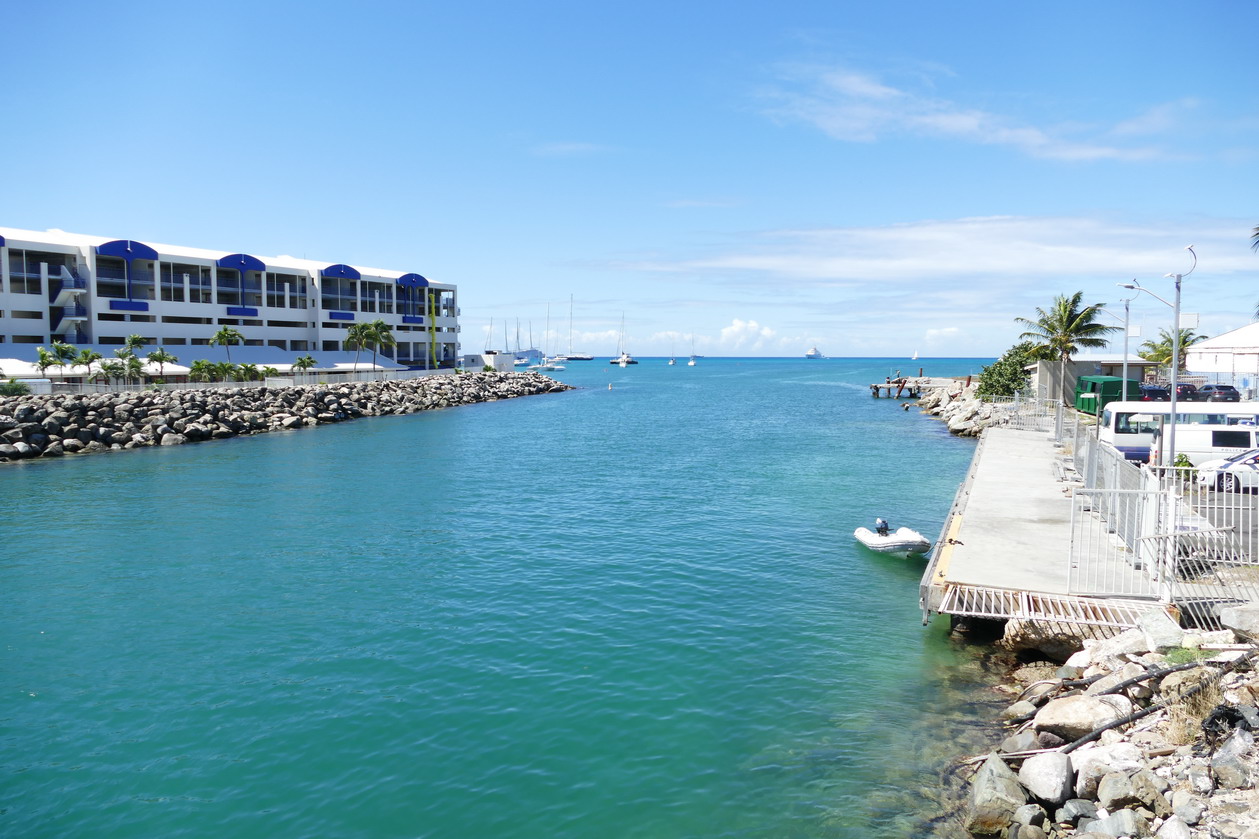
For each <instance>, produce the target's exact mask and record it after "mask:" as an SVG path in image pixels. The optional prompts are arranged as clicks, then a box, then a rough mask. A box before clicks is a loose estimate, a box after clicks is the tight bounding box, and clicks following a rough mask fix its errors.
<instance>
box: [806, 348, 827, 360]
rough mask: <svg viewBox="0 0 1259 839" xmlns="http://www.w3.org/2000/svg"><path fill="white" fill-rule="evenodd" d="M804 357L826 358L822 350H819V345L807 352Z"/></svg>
mask: <svg viewBox="0 0 1259 839" xmlns="http://www.w3.org/2000/svg"><path fill="white" fill-rule="evenodd" d="M804 357H805V358H826V356H824V355H822V351H821V350H819V349H818V348H817V347H814V348H813V349H811V350H809V351H808V352H807V353H805V354H804Z"/></svg>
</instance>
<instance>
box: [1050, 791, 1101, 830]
mask: <svg viewBox="0 0 1259 839" xmlns="http://www.w3.org/2000/svg"><path fill="white" fill-rule="evenodd" d="M1095 818H1097V805H1096V804H1094V803H1093V802H1092V801H1089V800H1088V799H1087V798H1070V799H1067V801H1066V803H1064V804H1063V805H1062V806H1061V807H1059V808H1058V809H1057V811H1056V812H1055V813H1054V821H1055V822H1057V823H1058V824H1070V825H1073V826H1076V825H1079V824H1080V822H1082V821H1085V820H1092V819H1095Z"/></svg>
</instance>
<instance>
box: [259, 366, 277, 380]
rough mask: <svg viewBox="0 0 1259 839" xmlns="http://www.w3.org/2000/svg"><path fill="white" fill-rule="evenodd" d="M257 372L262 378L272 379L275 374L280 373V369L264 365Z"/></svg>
mask: <svg viewBox="0 0 1259 839" xmlns="http://www.w3.org/2000/svg"><path fill="white" fill-rule="evenodd" d="M258 374H259V375H261V376H262V378H264V379H274V378H275V377H276V376H278V375H280V371H279V370H277V369H275V368H274V367H269V366H264V367H263V368H262V369H261V370H259V371H258Z"/></svg>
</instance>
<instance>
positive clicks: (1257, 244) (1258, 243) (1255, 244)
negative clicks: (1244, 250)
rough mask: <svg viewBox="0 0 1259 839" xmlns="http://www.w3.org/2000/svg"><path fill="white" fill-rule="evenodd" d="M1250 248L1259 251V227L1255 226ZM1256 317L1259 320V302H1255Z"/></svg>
mask: <svg viewBox="0 0 1259 839" xmlns="http://www.w3.org/2000/svg"><path fill="white" fill-rule="evenodd" d="M1250 249H1251V250H1255V251H1259V227H1256V228H1255V232H1254V233H1251V234H1250ZM1255 318H1256V319H1257V320H1259V303H1256V304H1255Z"/></svg>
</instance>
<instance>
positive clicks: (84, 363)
mask: <svg viewBox="0 0 1259 839" xmlns="http://www.w3.org/2000/svg"><path fill="white" fill-rule="evenodd" d="M102 358H104V356H103V355H101V354H100V353H98V352H97V351H96V350H89V349H82V350H79V354H78V355H77V356H75V357H74V361H73V362H72V364H73V365H74V366H75V367H82V368H83V371H84V372H83V375H84V376H85V377H86V380H87V381H89V382H90V381H91V380H92V365H93V364H95V363H96V362H98V361H100V360H101V359H102Z"/></svg>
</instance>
